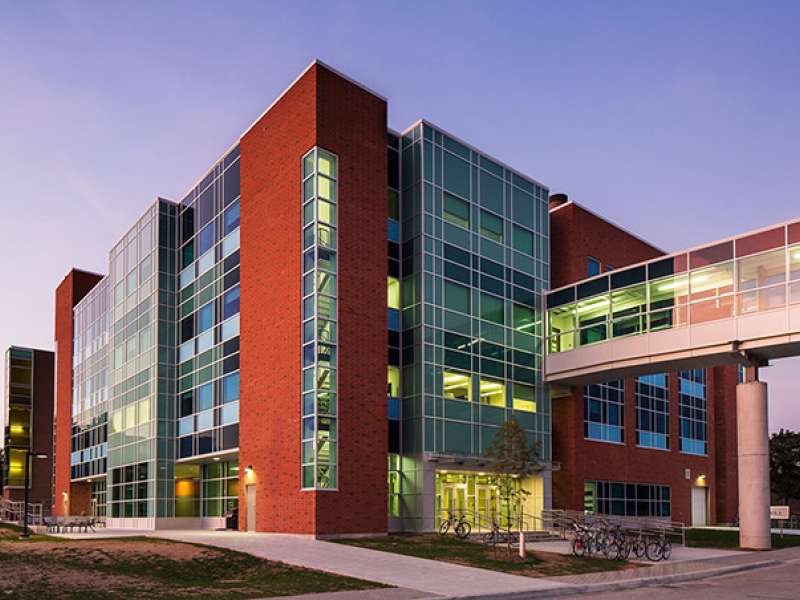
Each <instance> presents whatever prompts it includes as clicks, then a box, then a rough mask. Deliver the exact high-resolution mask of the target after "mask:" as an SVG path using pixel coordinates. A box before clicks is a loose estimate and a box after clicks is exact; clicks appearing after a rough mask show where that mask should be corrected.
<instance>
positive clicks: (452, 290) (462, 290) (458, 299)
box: [444, 281, 469, 314]
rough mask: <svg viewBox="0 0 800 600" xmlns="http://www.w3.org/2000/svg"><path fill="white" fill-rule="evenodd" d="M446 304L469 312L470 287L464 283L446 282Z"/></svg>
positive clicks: (446, 306)
mask: <svg viewBox="0 0 800 600" xmlns="http://www.w3.org/2000/svg"><path fill="white" fill-rule="evenodd" d="M444 306H445V308H449V309H450V310H457V311H459V312H462V313H466V314H469V289H468V288H466V287H464V286H463V285H458V284H455V283H450V282H449V281H445V282H444Z"/></svg>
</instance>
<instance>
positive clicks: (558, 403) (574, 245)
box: [550, 202, 738, 523]
mask: <svg viewBox="0 0 800 600" xmlns="http://www.w3.org/2000/svg"><path fill="white" fill-rule="evenodd" d="M550 236H551V237H550V239H551V253H550V259H551V266H550V268H551V282H552V285H551V287H552V288H553V289H555V288H558V287H561V286H564V285H567V284H569V283H573V282H575V281H579V280H581V279H585V278H586V277H587V275H588V272H587V266H588V259H589V257H592V258H594V259H596V260H598V261H600V263H601V266H602V268H603V270H604V271H605V270H606V267H607V265H612V266H613V267H615V268H619V267H624V266H626V265H630V264H634V263H638V262H641V261H644V260H649V259H651V258H656V257H658V256H660V255H662V254H664V253H663V252H662V251H661V250H659V249H658V248H656V247H654V246H652V245H650V244H648V243H647V242H644V241H642V240H640V239H639V238H637V237H635V236H634V235H632V234H630V233H628V232H626V231H624V230H622V229H620V228H619V227H617V226H615V225H613V224H612V223H609V222H608V221H605V220H604V219H602V218H600V217H598V216H596V215H595V214H593V213H592V212H590V211H588V210H586V209H584V208H582V207H581V206H579V205H577V204H575V203H573V202H568V203H566V204H562V205H560V206H552V205H551V211H550ZM736 381H737V371H736V367H718V368H714V369H708V380H707V390H708V392H707V401H708V455H707V456H695V455H691V454H684V453H681V452H680V448H679V443H680V435H679V432H680V427H679V407H678V390H679V386H678V376H677V374H676V373H670V374H669V404H670V410H669V414H670V421H669V432H670V436H669V451H665V450H657V449H650V448H640V447H637V445H636V402H635V390H636V388H635V379H633V378H628V379H626V380H625V416H624V426H625V434H624V443H623V444H614V443H607V442H599V441H593V440H587V439H585V438H584V423H583V419H584V401H583V388H579V389H575V390H573V391H572V394H571V396H568V397H561V398H558V397H556V398H554V399H553V458H554V459H555V460H556V461H560V462H561V470H560V471H557V472H555V473H554V476H553V507H554V508H569V509H574V510H583V486H584V482H585V481H587V480H605V481H623V482H630V483H656V484H662V485H669V486H670V487H671V492H672V520H673V521H677V522H684V523H691V520H692V517H691V487H692V485H697V484H698V481H697V478H698V476H700V475H705V479H704V483H705V484H706V485H707V486H708V488H709V494H710V501H709V509H710V510H709V518H710V520H711V522H728V521H730V520H731V518H732V517H733V515H734V514H735V513H736V511H737V506H738V497H737V491H736V490H737V479H736V421H735V413H736ZM686 469H689V473H690V475H689V479H687V478H686Z"/></svg>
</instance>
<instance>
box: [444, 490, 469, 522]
mask: <svg viewBox="0 0 800 600" xmlns="http://www.w3.org/2000/svg"><path fill="white" fill-rule="evenodd" d="M466 512H467V484H466V483H445V484H443V485H442V505H441V507H440V518H441V519H447V518H448V517H449V516H450V514H453V515H454V516H456V517H458V516H460V515H462V514H466Z"/></svg>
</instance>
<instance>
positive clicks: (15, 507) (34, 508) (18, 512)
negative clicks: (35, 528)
mask: <svg viewBox="0 0 800 600" xmlns="http://www.w3.org/2000/svg"><path fill="white" fill-rule="evenodd" d="M24 514H25V502H23V501H21V500H20V501H15V500H10V499H8V498H0V520H3V521H6V522H9V523H17V524H18V525H19V526H20V527H22V526H23V525H24V521H23V515H24ZM42 517H43V506H42V503H41V502H29V503H28V511H27V520H28V525H41V524H42V523H43V519H42Z"/></svg>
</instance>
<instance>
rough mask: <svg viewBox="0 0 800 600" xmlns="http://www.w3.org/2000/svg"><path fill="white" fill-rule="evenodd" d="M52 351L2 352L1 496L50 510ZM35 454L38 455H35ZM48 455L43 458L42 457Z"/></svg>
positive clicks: (24, 350)
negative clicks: (26, 470) (3, 362)
mask: <svg viewBox="0 0 800 600" xmlns="http://www.w3.org/2000/svg"><path fill="white" fill-rule="evenodd" d="M53 381H54V377H53V353H52V352H48V351H47V350H37V349H34V348H22V347H20V346H11V347H10V348H9V349H8V350H6V354H5V390H4V394H3V413H2V417H0V419H1V421H2V425H3V452H4V463H3V475H2V477H3V482H2V485H3V497H4V498H7V499H9V500H12V501H16V502H18V501H22V500H24V499H25V461H26V460H27V461H28V500H29V501H30V502H31V503H35V504H41V505H42V510H43V511H44V512H49V511H50V497H51V493H52V483H53V460H52V456H53V454H52V452H53V446H52V444H53V396H54V395H53ZM36 455H39V456H38V457H36ZM44 456H46V457H47V458H44Z"/></svg>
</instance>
